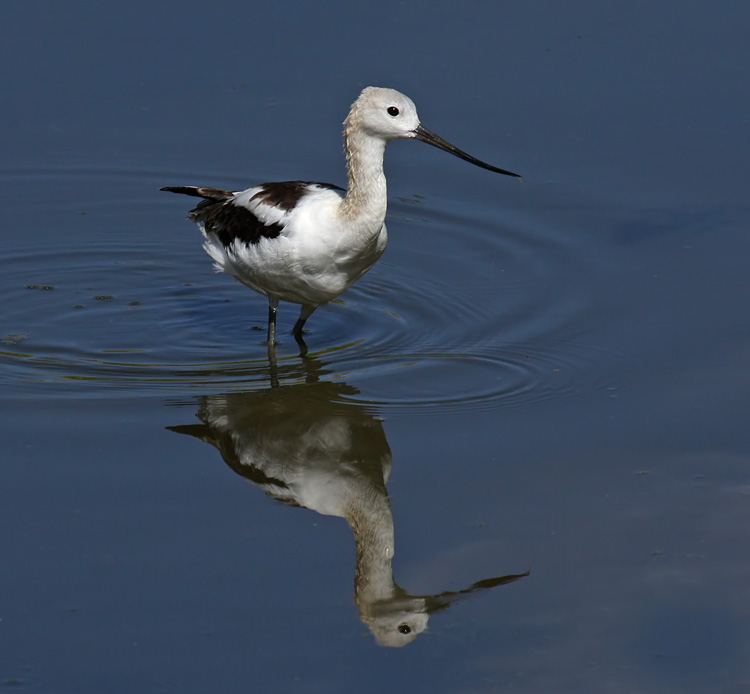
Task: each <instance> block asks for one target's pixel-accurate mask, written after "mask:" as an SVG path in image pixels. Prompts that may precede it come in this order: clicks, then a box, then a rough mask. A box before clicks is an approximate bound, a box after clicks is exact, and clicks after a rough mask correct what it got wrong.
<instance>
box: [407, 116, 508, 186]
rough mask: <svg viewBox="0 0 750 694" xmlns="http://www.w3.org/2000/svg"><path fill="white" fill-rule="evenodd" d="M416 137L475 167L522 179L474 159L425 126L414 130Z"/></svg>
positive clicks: (419, 126)
mask: <svg viewBox="0 0 750 694" xmlns="http://www.w3.org/2000/svg"><path fill="white" fill-rule="evenodd" d="M414 137H415V138H416V139H417V140H421V141H422V142H426V143H427V144H428V145H432V146H433V147H437V148H438V149H442V150H444V151H445V152H450V153H451V154H455V155H456V156H457V157H459V158H460V159H465V160H466V161H468V162H471V163H472V164H474V165H475V166H479V167H481V168H482V169H487V170H488V171H494V172H495V173H500V174H505V175H506V176H515V177H516V178H521V176H520V175H519V174H517V173H513V172H512V171H506V170H505V169H498V168H497V167H496V166H492V165H491V164H485V163H484V162H483V161H480V160H479V159H477V158H476V157H472V156H471V154H466V152H463V151H462V150H460V149H459V148H458V147H454V146H453V145H452V144H451V143H450V142H446V141H445V140H444V139H443V138H442V137H440V135H436V134H435V133H433V132H432V131H430V130H427V128H425V127H424V126H423V125H418V126H417V127H416V128H414Z"/></svg>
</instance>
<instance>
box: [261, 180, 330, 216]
mask: <svg viewBox="0 0 750 694" xmlns="http://www.w3.org/2000/svg"><path fill="white" fill-rule="evenodd" d="M310 186H319V187H320V188H328V189H329V190H343V188H339V187H338V186H335V185H333V183H317V182H312V181H281V182H279V183H264V184H263V185H262V186H260V190H259V191H258V192H257V193H256V194H255V195H253V197H252V198H250V199H251V200H257V201H258V202H262V203H264V204H265V205H270V206H271V207H278V208H279V209H281V210H285V211H286V212H289V211H290V210H293V209H294V208H295V207H297V203H299V201H300V200H301V199H302V198H303V197H305V195H307V194H308V193H309V192H310Z"/></svg>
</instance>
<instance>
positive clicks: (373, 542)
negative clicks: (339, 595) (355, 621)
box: [345, 486, 395, 607]
mask: <svg viewBox="0 0 750 694" xmlns="http://www.w3.org/2000/svg"><path fill="white" fill-rule="evenodd" d="M368 491H369V492H370V493H369V494H363V495H360V496H359V498H358V499H357V503H356V506H353V507H350V508H349V509H348V512H347V513H346V514H345V517H346V520H347V523H349V527H350V528H351V530H352V534H353V535H354V544H355V546H356V549H357V566H356V570H355V577H354V593H355V600H356V602H357V603H358V604H359V605H360V607H362V606H363V605H368V604H370V603H373V602H375V601H377V600H382V599H387V598H389V597H390V596H391V595H392V594H393V591H394V589H395V586H394V583H393V570H392V568H391V562H392V560H393V540H394V528H393V515H392V513H391V505H390V503H389V501H388V494H387V492H386V491H385V487H384V486H383V487H382V488H381V489H371V490H368Z"/></svg>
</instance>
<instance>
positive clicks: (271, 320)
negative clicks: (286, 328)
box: [268, 296, 279, 348]
mask: <svg viewBox="0 0 750 694" xmlns="http://www.w3.org/2000/svg"><path fill="white" fill-rule="evenodd" d="M278 305H279V300H278V299H273V298H271V297H270V296H269V297H268V347H269V348H271V347H273V346H274V345H275V344H276V308H277V307H278Z"/></svg>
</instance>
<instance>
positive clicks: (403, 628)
mask: <svg viewBox="0 0 750 694" xmlns="http://www.w3.org/2000/svg"><path fill="white" fill-rule="evenodd" d="M388 111H389V112H390V109H388ZM396 112H397V113H398V109H396ZM398 631H399V633H400V634H410V633H411V627H410V626H409V625H408V624H399V625H398Z"/></svg>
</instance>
